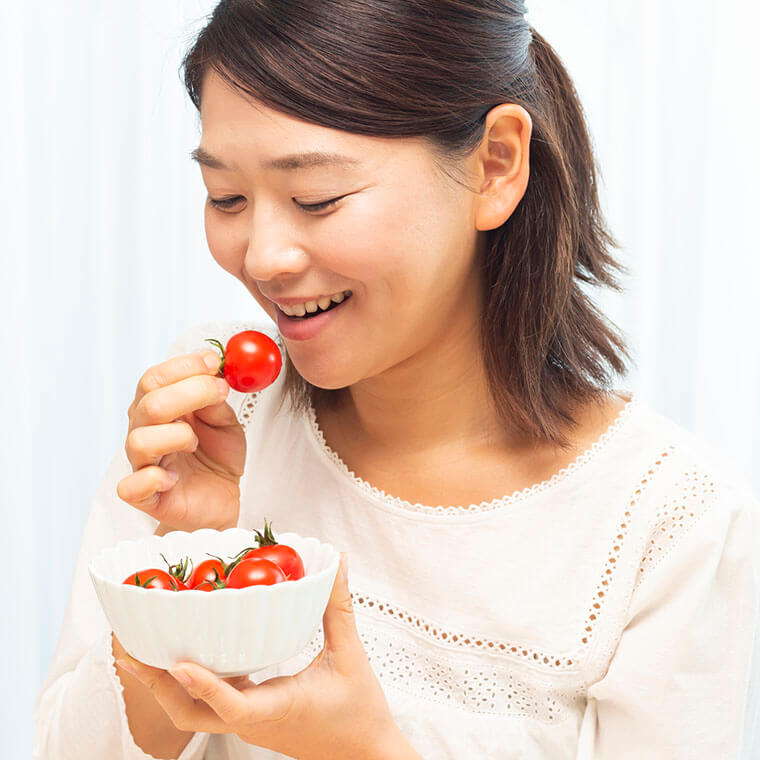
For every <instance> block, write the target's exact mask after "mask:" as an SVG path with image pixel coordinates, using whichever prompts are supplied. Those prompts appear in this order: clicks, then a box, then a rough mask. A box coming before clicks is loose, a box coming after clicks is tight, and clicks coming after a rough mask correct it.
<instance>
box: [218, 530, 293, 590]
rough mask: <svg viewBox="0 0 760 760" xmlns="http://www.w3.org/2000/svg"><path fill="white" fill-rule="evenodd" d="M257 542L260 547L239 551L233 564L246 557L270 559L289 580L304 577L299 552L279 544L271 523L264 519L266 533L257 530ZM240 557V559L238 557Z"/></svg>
mask: <svg viewBox="0 0 760 760" xmlns="http://www.w3.org/2000/svg"><path fill="white" fill-rule="evenodd" d="M256 543H257V544H258V548H253V547H249V548H247V549H243V550H242V551H240V552H238V554H237V558H235V560H233V563H232V564H235V563H237V562H240V561H242V560H244V559H253V558H258V559H268V560H270V561H271V562H274V563H275V564H277V565H279V566H280V568H281V569H282V571H283V572H284V573H285V576H286V578H287V579H288V580H289V581H297V580H298V579H299V578H303V576H304V574H305V571H304V566H303V560H302V559H301V556H300V555H299V554H298V552H297V551H296V550H295V549H294V548H293V547H292V546H288V545H287V544H278V543H277V540H276V539H275V537H274V534H273V533H272V525H271V523H267V521H266V519H265V520H264V533H263V534H262V533H261V531H258V530H257V531H256ZM238 558H239V559H238Z"/></svg>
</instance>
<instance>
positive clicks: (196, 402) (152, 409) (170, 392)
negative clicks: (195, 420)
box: [130, 374, 230, 428]
mask: <svg viewBox="0 0 760 760" xmlns="http://www.w3.org/2000/svg"><path fill="white" fill-rule="evenodd" d="M229 391H230V386H229V385H227V381H226V380H225V379H224V378H221V377H211V375H208V374H206V375H193V376H192V377H186V378H184V379H182V380H178V381H176V382H175V383H172V384H171V385H169V386H166V387H161V388H156V389H155V390H152V391H150V392H148V393H146V394H145V395H144V396H143V397H142V398H141V399H140V400H139V401H138V402H137V404H136V405H135V407H134V408H133V410H132V419H131V425H130V427H131V428H138V427H143V426H144V425H160V424H163V423H167V422H173V421H174V420H176V419H178V418H179V417H181V416H182V415H183V414H189V413H190V412H194V411H196V410H197V409H202V408H203V407H205V406H210V405H211V404H219V403H221V402H222V401H224V400H225V399H226V398H227V395H228V394H229Z"/></svg>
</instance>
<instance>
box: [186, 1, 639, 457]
mask: <svg viewBox="0 0 760 760" xmlns="http://www.w3.org/2000/svg"><path fill="white" fill-rule="evenodd" d="M524 15H525V6H524V3H522V2H510V0H288V2H281V1H280V0H222V2H220V3H219V4H218V5H217V6H216V8H215V9H214V11H213V14H212V15H211V17H210V19H209V21H208V24H207V25H206V26H205V27H204V28H203V29H202V30H201V31H200V33H199V34H198V37H197V39H196V40H195V42H194V44H193V45H192V47H191V48H190V49H189V50H188V52H187V54H186V56H185V58H184V60H183V62H182V71H183V75H184V82H185V86H186V88H187V91H188V94H189V96H190V98H191V100H192V101H193V103H194V104H195V106H196V108H198V110H200V103H201V97H202V83H203V77H204V75H205V73H206V71H207V70H208V68H209V67H211V68H212V69H213V70H214V71H216V72H217V73H218V74H219V75H220V76H221V77H223V78H224V79H225V80H226V81H228V82H229V83H230V84H231V85H233V86H234V87H236V88H237V89H238V90H239V91H241V92H242V93H244V94H245V95H247V96H249V97H252V98H254V99H255V100H257V101H259V102H261V103H263V104H265V105H266V106H268V107H270V108H273V109H275V110H277V111H280V112H282V113H284V114H288V115H290V116H293V117H296V118H298V119H301V120H304V121H308V122H311V123H314V124H318V125H321V126H325V127H331V128H333V129H340V130H344V131H347V132H352V133H355V134H363V135H372V136H382V137H394V136H395V137H410V136H422V137H424V138H425V139H426V140H427V141H428V144H429V145H430V146H431V148H432V149H433V150H434V151H435V154H436V156H437V157H440V158H441V159H442V161H443V166H444V169H445V170H447V174H449V176H452V174H451V173H450V172H453V173H454V174H456V173H457V166H458V162H459V161H460V160H461V159H462V158H464V157H465V156H467V155H469V154H470V153H471V152H472V151H473V150H474V149H475V148H476V147H477V146H478V144H479V143H480V141H481V140H482V137H483V132H484V124H485V117H486V114H487V113H488V111H489V110H490V109H491V108H493V107H494V106H496V105H499V104H501V103H516V104H519V105H521V106H522V107H523V108H525V109H526V111H527V112H528V113H529V114H530V116H531V119H532V122H533V132H532V135H531V141H530V179H529V181H528V186H527V189H526V191H525V194H524V196H523V198H522V199H521V201H520V203H519V204H518V206H517V208H516V209H515V211H514V213H513V214H512V215H511V216H510V218H509V219H507V221H506V222H505V223H504V224H503V225H502V226H501V227H499V228H498V229H496V230H491V231H489V232H488V233H484V234H486V235H487V252H486V254H485V258H484V259H483V262H482V265H483V287H484V314H483V325H482V333H481V334H482V350H483V356H484V361H485V366H486V371H487V375H488V381H489V386H490V390H491V394H492V397H493V399H494V404H495V407H496V409H497V410H498V412H499V414H500V415H501V416H502V418H503V419H504V421H505V423H506V424H507V425H508V426H514V427H516V428H517V429H518V430H521V431H522V432H523V433H524V434H525V435H526V436H527V437H528V438H529V439H531V440H534V441H537V442H540V441H546V442H553V443H554V444H556V445H558V446H561V447H566V446H568V445H569V441H568V438H567V437H566V431H567V429H568V428H572V427H574V426H575V424H576V420H575V418H574V416H573V410H574V409H575V407H576V405H578V404H583V403H585V402H591V401H593V402H597V403H598V402H600V401H601V400H602V397H603V395H604V393H605V392H606V391H608V390H609V389H610V387H611V386H610V381H611V372H613V371H614V372H615V373H617V374H621V375H622V374H625V372H626V371H627V368H626V364H625V360H628V361H631V357H630V355H629V353H628V350H627V347H626V345H625V342H624V340H623V338H622V336H621V335H620V333H619V332H618V331H617V328H615V326H614V325H612V324H610V323H609V322H608V321H607V320H606V319H605V317H604V316H603V315H602V314H601V313H600V312H599V311H598V310H597V309H596V307H595V306H594V304H593V302H592V301H591V299H590V298H589V297H588V296H587V295H586V294H585V293H584V291H583V290H582V287H581V285H582V284H586V285H593V286H606V287H609V288H611V289H613V290H617V291H620V290H622V288H621V286H620V285H619V284H618V282H617V281H616V279H615V270H617V271H618V272H619V273H621V274H627V269H626V268H625V267H624V266H623V265H622V264H621V263H619V262H618V261H617V260H616V259H615V258H614V257H613V256H612V255H611V254H610V252H609V250H608V249H609V248H615V247H618V245H617V243H616V242H615V240H614V239H613V237H612V236H611V234H610V233H609V232H608V230H607V229H606V226H605V223H604V220H603V218H602V214H601V210H600V207H599V198H598V194H597V181H596V174H597V171H598V169H597V166H596V161H595V158H594V154H593V151H592V148H591V142H590V138H589V134H588V130H587V127H586V123H585V119H584V115H583V110H582V108H581V105H580V102H579V99H578V95H577V93H576V91H575V88H574V86H573V83H572V81H571V80H570V77H569V75H568V73H567V71H566V70H565V68H564V66H563V65H562V62H561V61H560V59H559V57H558V56H557V54H556V53H555V52H554V50H553V49H552V48H551V46H550V45H549V43H548V42H546V40H545V39H544V38H543V37H542V36H541V35H540V34H538V32H536V30H535V29H533V28H532V27H531V26H530V25H529V24H528V23H527V21H526V20H525V18H524ZM285 361H286V368H287V376H286V380H285V383H286V388H287V391H288V395H289V396H290V399H291V401H292V402H293V403H294V406H295V407H296V408H300V409H303V408H306V407H308V405H309V403H312V402H313V400H314V398H315V395H316V394H320V395H323V394H324V396H325V397H329V396H331V395H333V394H334V393H335V391H330V390H325V389H320V388H316V387H315V386H312V385H311V384H310V383H308V382H307V381H306V380H305V379H304V378H303V377H301V376H300V375H299V374H298V372H297V371H296V370H295V367H294V366H293V364H292V362H291V361H290V359H289V358H288V357H286V360H285Z"/></svg>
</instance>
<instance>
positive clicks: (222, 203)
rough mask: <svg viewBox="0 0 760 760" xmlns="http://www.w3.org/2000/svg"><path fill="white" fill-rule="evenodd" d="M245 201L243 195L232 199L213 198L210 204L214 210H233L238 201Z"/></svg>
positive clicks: (210, 199) (209, 200)
mask: <svg viewBox="0 0 760 760" xmlns="http://www.w3.org/2000/svg"><path fill="white" fill-rule="evenodd" d="M242 200H245V199H244V198H243V196H242V195H235V196H233V197H232V198H219V199H216V198H211V197H209V199H208V202H209V205H210V206H213V207H214V208H221V209H229V208H232V207H233V206H234V205H235V204H236V203H237V202H238V201H242Z"/></svg>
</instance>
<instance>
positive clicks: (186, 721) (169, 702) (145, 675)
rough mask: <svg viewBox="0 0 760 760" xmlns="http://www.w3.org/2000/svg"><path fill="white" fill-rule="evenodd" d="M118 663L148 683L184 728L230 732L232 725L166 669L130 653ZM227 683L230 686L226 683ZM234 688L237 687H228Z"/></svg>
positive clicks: (175, 723) (142, 681)
mask: <svg viewBox="0 0 760 760" xmlns="http://www.w3.org/2000/svg"><path fill="white" fill-rule="evenodd" d="M117 664H118V665H119V666H120V667H122V668H124V670H126V671H128V672H129V673H131V674H132V675H134V676H135V678H137V679H138V680H139V681H140V682H141V683H142V684H144V685H145V686H147V687H148V688H149V689H150V691H151V694H152V695H153V697H154V699H155V700H156V702H158V703H159V704H160V705H161V707H162V708H163V710H164V712H165V713H166V714H167V715H168V716H169V718H171V721H172V723H174V725H175V726H176V727H177V728H178V729H179V730H180V731H203V732H207V733H216V734H222V733H230V732H231V730H232V729H231V727H230V726H228V725H225V722H224V721H223V720H222V719H221V718H220V717H219V716H218V715H217V714H216V713H215V712H214V711H213V710H212V709H211V708H210V707H209V706H208V705H207V704H205V703H204V702H202V701H196V700H195V699H193V697H192V696H191V695H190V694H188V692H187V691H186V690H185V689H184V688H183V687H182V686H181V685H180V684H179V683H178V682H177V680H176V679H175V678H172V676H170V675H169V673H167V672H166V671H165V670H161V669H160V668H152V667H150V666H149V665H146V664H145V663H143V662H140V661H138V660H135V659H134V658H133V657H130V656H129V655H126V654H125V655H122V656H121V657H120V658H119V659H118V660H117ZM225 686H228V685H227V684H225ZM228 688H230V689H234V687H233V686H228Z"/></svg>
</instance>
